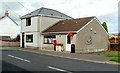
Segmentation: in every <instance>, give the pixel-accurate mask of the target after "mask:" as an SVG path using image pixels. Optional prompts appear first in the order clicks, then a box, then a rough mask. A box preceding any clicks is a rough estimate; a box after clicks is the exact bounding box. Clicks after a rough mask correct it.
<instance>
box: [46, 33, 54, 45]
mask: <svg viewBox="0 0 120 73" xmlns="http://www.w3.org/2000/svg"><path fill="white" fill-rule="evenodd" d="M55 38H56V36H55V35H44V44H53V39H55ZM45 39H47V40H48V39H52V42H45Z"/></svg>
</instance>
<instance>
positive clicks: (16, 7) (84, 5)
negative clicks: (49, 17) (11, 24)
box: [0, 0, 120, 33]
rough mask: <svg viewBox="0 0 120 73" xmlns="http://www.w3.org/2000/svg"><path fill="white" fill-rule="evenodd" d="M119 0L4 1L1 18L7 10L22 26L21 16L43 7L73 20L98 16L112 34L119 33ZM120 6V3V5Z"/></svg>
mask: <svg viewBox="0 0 120 73" xmlns="http://www.w3.org/2000/svg"><path fill="white" fill-rule="evenodd" d="M118 2H119V0H33V1H31V0H30V1H28V0H27V1H25V0H3V1H1V4H0V6H1V7H0V16H4V12H5V10H8V11H9V15H10V17H11V18H13V19H14V20H15V21H16V22H17V23H18V24H19V25H20V19H19V17H20V16H23V15H25V14H27V13H29V12H31V11H34V10H36V9H38V8H41V7H46V8H50V9H55V10H58V11H60V12H62V13H65V14H67V15H69V16H71V17H73V18H82V17H89V16H96V17H97V18H98V19H99V20H100V22H101V23H103V22H106V23H107V25H108V30H109V32H110V33H112V32H118ZM119 4H120V3H119Z"/></svg>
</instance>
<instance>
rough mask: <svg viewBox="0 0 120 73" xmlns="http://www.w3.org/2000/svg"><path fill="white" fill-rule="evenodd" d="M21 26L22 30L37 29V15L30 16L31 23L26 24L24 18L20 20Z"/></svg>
mask: <svg viewBox="0 0 120 73" xmlns="http://www.w3.org/2000/svg"><path fill="white" fill-rule="evenodd" d="M21 24H22V25H21V27H22V32H31V31H37V29H38V28H37V26H38V25H37V24H38V17H32V18H31V25H30V26H26V19H22V20H21Z"/></svg>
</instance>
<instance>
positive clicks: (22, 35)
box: [22, 33, 25, 48]
mask: <svg viewBox="0 0 120 73" xmlns="http://www.w3.org/2000/svg"><path fill="white" fill-rule="evenodd" d="M24 44H25V42H24V33H22V48H24V46H25V45H24Z"/></svg>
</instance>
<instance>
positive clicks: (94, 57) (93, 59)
mask: <svg viewBox="0 0 120 73" xmlns="http://www.w3.org/2000/svg"><path fill="white" fill-rule="evenodd" d="M5 48H6V49H14V50H21V51H28V52H34V53H37V54H45V55H51V56H57V57H62V58H69V59H75V60H83V61H89V62H95V63H104V64H114V65H120V63H116V62H113V61H108V60H109V59H112V58H110V57H103V56H99V55H96V54H77V53H69V52H58V51H53V50H45V49H31V48H20V47H14V48H13V47H5Z"/></svg>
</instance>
